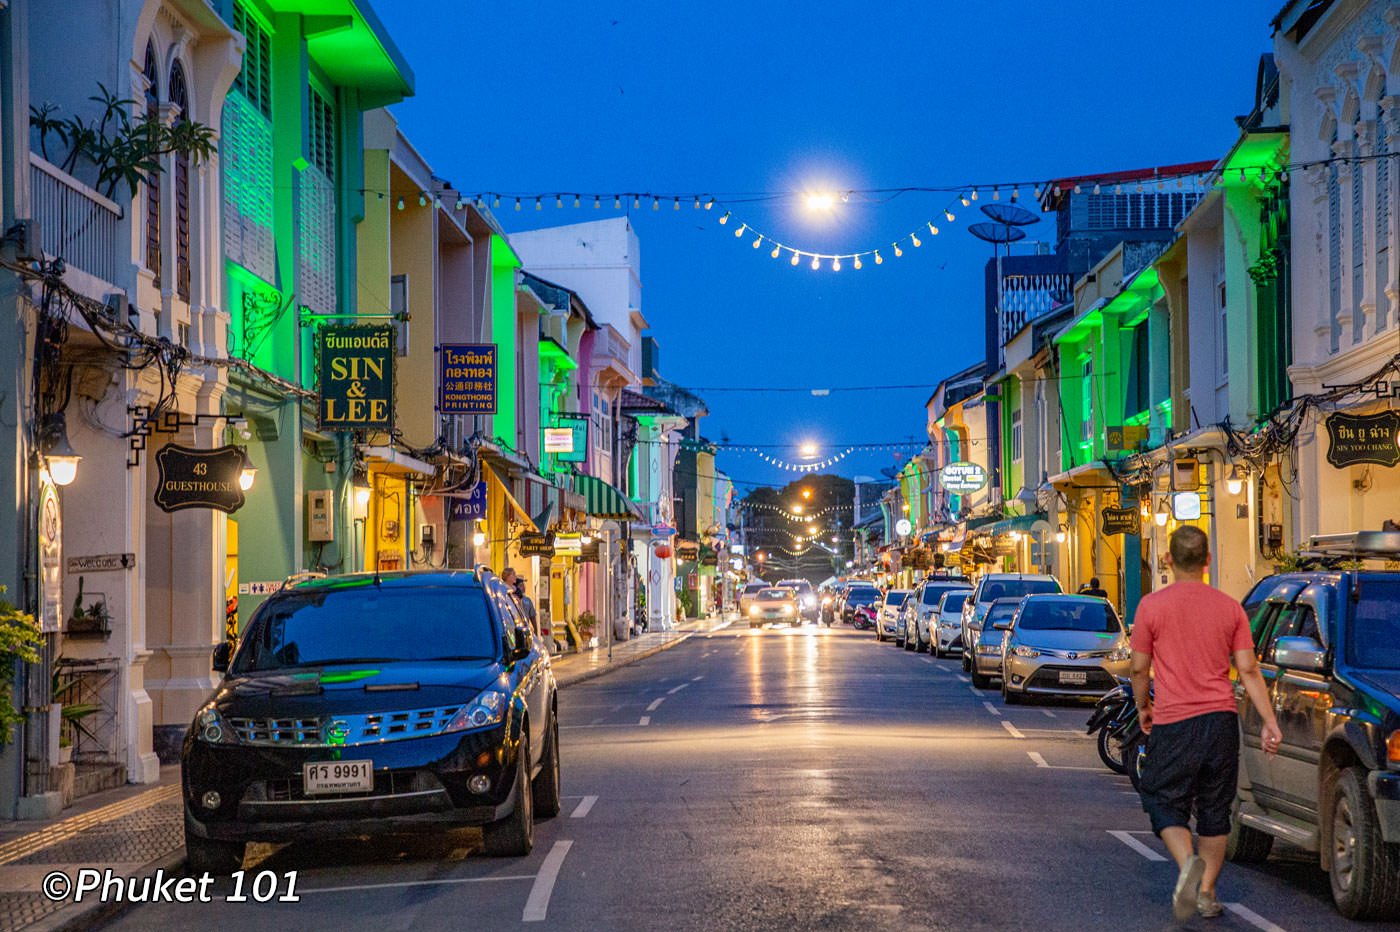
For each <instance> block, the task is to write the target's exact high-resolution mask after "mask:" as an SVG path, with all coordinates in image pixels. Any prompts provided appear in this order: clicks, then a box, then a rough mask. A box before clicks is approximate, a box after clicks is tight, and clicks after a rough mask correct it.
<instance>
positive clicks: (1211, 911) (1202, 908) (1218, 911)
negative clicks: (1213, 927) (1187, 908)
mask: <svg viewBox="0 0 1400 932" xmlns="http://www.w3.org/2000/svg"><path fill="white" fill-rule="evenodd" d="M1196 912H1198V913H1200V914H1201V915H1202V916H1204V917H1205V918H1206V919H1219V918H1220V917H1221V916H1223V915H1225V907H1223V906H1221V905H1220V901H1219V900H1217V899H1216V898H1215V894H1214V893H1206V892H1205V891H1202V892H1201V893H1200V894H1199V895H1197V897H1196Z"/></svg>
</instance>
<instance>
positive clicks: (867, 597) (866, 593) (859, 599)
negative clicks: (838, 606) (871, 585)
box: [846, 588, 880, 605]
mask: <svg viewBox="0 0 1400 932" xmlns="http://www.w3.org/2000/svg"><path fill="white" fill-rule="evenodd" d="M879 598H880V590H879V589H865V588H861V589H852V590H851V594H850V595H848V596H846V603H847V604H849V605H868V604H870V603H871V602H874V601H877V600H878V599H879Z"/></svg>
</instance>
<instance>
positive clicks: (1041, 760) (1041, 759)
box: [1026, 751, 1137, 796]
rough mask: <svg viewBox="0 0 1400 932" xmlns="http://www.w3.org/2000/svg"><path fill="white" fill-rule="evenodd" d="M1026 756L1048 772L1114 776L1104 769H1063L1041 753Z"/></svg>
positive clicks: (1034, 752) (1028, 752)
mask: <svg viewBox="0 0 1400 932" xmlns="http://www.w3.org/2000/svg"><path fill="white" fill-rule="evenodd" d="M1026 756H1027V757H1029V758H1030V759H1031V763H1033V764H1035V765H1036V766H1037V767H1043V768H1045V769H1046V770H1081V771H1086V772H1088V773H1098V774H1106V775H1108V776H1113V772H1112V771H1110V770H1105V769H1104V768H1103V767H1062V766H1060V765H1059V764H1052V763H1050V762H1049V761H1047V760H1046V759H1045V755H1043V754H1041V753H1040V752H1039V751H1027V752H1026ZM1133 795H1134V796H1136V795H1137V794H1136V793H1134V794H1133Z"/></svg>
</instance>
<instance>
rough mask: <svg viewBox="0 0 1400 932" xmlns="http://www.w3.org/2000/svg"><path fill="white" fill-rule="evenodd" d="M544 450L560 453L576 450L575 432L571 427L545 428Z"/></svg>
mask: <svg viewBox="0 0 1400 932" xmlns="http://www.w3.org/2000/svg"><path fill="white" fill-rule="evenodd" d="M544 452H546V453H553V454H556V455H557V454H560V453H572V452H574V432H573V429H572V428H569V427H546V428H545V429H544Z"/></svg>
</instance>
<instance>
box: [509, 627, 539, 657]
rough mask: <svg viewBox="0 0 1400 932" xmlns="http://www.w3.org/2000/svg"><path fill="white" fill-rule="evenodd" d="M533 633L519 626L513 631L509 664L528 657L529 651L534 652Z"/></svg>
mask: <svg viewBox="0 0 1400 932" xmlns="http://www.w3.org/2000/svg"><path fill="white" fill-rule="evenodd" d="M534 639H535V633H534V632H533V631H531V630H530V629H529V628H527V627H525V626H524V625H521V626H519V627H517V628H516V629H515V646H514V647H512V648H511V650H510V658H509V659H510V662H511V663H515V662H516V661H517V660H524V659H525V658H526V657H528V656H530V651H532V650H534Z"/></svg>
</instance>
